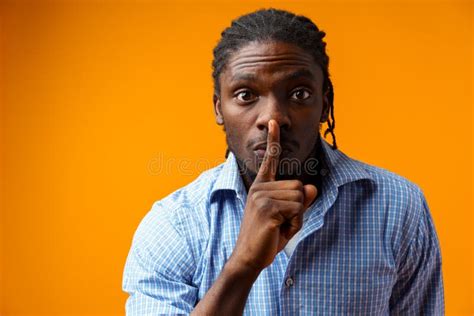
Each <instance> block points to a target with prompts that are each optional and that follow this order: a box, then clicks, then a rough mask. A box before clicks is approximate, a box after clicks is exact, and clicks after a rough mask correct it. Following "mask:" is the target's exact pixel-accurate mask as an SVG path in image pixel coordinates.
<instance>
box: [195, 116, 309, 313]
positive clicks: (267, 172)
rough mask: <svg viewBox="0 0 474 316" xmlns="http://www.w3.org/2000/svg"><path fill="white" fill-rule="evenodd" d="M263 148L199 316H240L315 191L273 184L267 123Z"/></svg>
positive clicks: (272, 144) (273, 131)
mask: <svg viewBox="0 0 474 316" xmlns="http://www.w3.org/2000/svg"><path fill="white" fill-rule="evenodd" d="M268 124H269V126H268V139H267V148H266V152H265V156H264V158H263V162H262V164H261V166H260V169H259V171H258V174H257V177H256V178H255V181H254V183H253V184H252V186H251V187H250V189H249V194H248V196H247V204H246V206H245V211H244V217H243V220H242V224H241V226H240V232H239V237H238V239H237V243H236V245H235V248H234V250H233V252H232V255H231V257H230V258H229V260H228V261H227V263H226V264H225V266H224V269H223V270H222V271H221V273H220V275H219V277H218V279H217V280H216V282H215V283H214V284H213V285H212V287H211V288H210V289H209V291H208V292H207V293H206V295H205V296H204V298H203V299H202V300H201V301H200V302H199V304H198V305H197V306H196V309H195V310H194V311H193V314H196V315H197V314H198V315H241V314H242V313H243V310H244V307H245V303H246V301H247V297H248V294H249V292H250V289H251V288H252V285H253V283H254V282H255V280H256V279H257V277H258V275H259V274H260V272H261V271H262V270H263V269H264V268H265V267H267V266H269V265H270V264H271V263H272V262H273V260H274V259H275V256H276V255H277V254H278V253H279V252H280V251H281V250H282V249H283V248H284V247H285V245H286V244H287V243H288V241H289V240H290V239H291V238H292V237H293V236H294V235H295V234H296V233H297V232H298V231H299V230H300V228H301V226H302V223H303V213H304V211H306V209H307V208H308V206H309V205H310V204H311V202H312V201H313V200H314V198H315V197H316V193H317V191H316V187H315V186H313V185H305V186H303V184H302V183H301V182H300V181H298V180H287V181H275V178H276V173H277V169H278V164H279V155H280V150H281V147H280V128H279V126H278V123H277V122H276V121H274V120H270V121H269V123H268Z"/></svg>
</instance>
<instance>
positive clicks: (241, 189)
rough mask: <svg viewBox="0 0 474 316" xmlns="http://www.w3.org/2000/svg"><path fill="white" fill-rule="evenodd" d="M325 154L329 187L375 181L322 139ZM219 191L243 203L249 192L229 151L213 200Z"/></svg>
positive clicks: (351, 160)
mask: <svg viewBox="0 0 474 316" xmlns="http://www.w3.org/2000/svg"><path fill="white" fill-rule="evenodd" d="M320 145H321V146H322V147H321V149H322V153H323V159H324V162H323V166H324V167H323V169H321V171H320V172H321V173H322V175H323V176H324V178H325V181H328V182H329V183H326V184H329V186H328V187H333V188H338V187H340V186H342V185H344V184H347V183H350V182H354V181H358V180H361V179H369V180H373V178H372V176H371V175H370V174H369V173H368V172H367V171H366V170H365V169H364V168H363V166H362V163H361V162H359V161H357V160H354V159H352V158H350V157H348V156H347V155H345V154H344V153H343V152H341V151H340V150H338V149H332V147H331V145H329V144H328V143H327V142H326V140H324V139H322V138H321V137H320ZM218 191H233V192H235V193H236V194H237V196H238V197H239V198H240V199H241V200H242V201H243V202H245V201H246V197H247V190H246V188H245V185H244V182H243V179H242V177H241V175H240V172H239V167H238V164H237V160H236V158H235V155H234V154H233V153H232V151H229V155H228V156H227V160H226V161H225V162H224V163H223V165H222V168H221V170H220V172H218V178H217V180H216V182H215V183H214V186H213V188H212V190H211V199H212V196H213V195H214V193H216V192H218Z"/></svg>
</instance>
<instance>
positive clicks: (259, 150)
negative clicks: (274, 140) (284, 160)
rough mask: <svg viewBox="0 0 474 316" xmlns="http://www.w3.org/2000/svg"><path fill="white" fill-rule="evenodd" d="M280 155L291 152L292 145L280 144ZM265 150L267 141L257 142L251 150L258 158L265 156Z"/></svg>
mask: <svg viewBox="0 0 474 316" xmlns="http://www.w3.org/2000/svg"><path fill="white" fill-rule="evenodd" d="M280 148H281V150H280V155H282V154H283V155H286V154H288V153H290V152H292V151H293V150H292V147H291V145H290V144H286V143H284V144H280ZM266 150H267V143H266V142H263V143H258V144H257V145H255V146H254V148H253V151H254V153H255V154H256V155H257V156H258V157H259V158H263V157H264V156H265V152H266Z"/></svg>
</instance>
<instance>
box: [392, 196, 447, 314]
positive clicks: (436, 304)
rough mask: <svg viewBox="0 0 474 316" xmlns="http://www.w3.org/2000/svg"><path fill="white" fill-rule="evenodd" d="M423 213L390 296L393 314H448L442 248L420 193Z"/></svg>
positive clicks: (403, 258) (403, 257)
mask: <svg viewBox="0 0 474 316" xmlns="http://www.w3.org/2000/svg"><path fill="white" fill-rule="evenodd" d="M420 195H421V197H420V200H421V202H420V203H415V205H422V212H421V216H420V218H419V220H418V222H417V225H418V226H417V228H416V229H415V230H414V236H413V238H412V240H411V241H410V243H409V246H408V247H407V250H406V253H405V254H404V256H402V263H401V264H400V265H399V273H398V280H397V282H396V283H395V285H394V287H393V290H392V295H391V298H390V315H404V316H405V315H444V291H443V277H442V269H441V251H440V247H439V241H438V237H437V235H436V231H435V227H434V223H433V219H432V217H431V215H430V212H429V208H428V205H427V202H426V199H425V197H424V196H423V194H422V193H420Z"/></svg>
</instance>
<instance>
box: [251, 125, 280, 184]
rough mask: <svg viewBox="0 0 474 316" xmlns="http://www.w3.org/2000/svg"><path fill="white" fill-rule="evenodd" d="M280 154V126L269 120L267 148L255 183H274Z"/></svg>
mask: <svg viewBox="0 0 474 316" xmlns="http://www.w3.org/2000/svg"><path fill="white" fill-rule="evenodd" d="M280 153H281V146H280V126H278V123H277V122H276V121H275V120H270V121H268V136H267V148H266V150H265V155H264V157H263V161H262V164H261V165H260V168H259V169H258V174H257V177H256V178H255V182H268V181H275V178H276V174H277V170H278V164H279V163H280V158H279V157H280Z"/></svg>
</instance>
